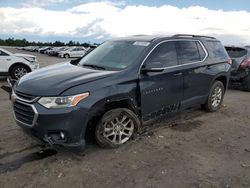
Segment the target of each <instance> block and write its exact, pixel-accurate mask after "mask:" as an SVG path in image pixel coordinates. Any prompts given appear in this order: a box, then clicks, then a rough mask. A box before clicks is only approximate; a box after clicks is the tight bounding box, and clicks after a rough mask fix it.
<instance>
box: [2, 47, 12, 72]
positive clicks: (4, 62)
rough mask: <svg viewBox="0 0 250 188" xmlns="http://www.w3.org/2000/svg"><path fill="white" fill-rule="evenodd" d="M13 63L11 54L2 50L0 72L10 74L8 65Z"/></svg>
mask: <svg viewBox="0 0 250 188" xmlns="http://www.w3.org/2000/svg"><path fill="white" fill-rule="evenodd" d="M10 61H11V58H10V56H9V54H7V53H5V52H3V51H2V50H0V72H8V70H7V65H8V63H9V62H10Z"/></svg>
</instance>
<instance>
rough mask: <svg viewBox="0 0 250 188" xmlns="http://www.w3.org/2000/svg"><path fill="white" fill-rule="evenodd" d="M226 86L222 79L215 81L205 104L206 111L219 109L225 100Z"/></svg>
mask: <svg viewBox="0 0 250 188" xmlns="http://www.w3.org/2000/svg"><path fill="white" fill-rule="evenodd" d="M224 94H225V87H224V85H223V83H222V82H221V81H215V82H214V83H213V85H212V87H211V88H210V91H209V95H208V98H207V102H206V103H205V104H204V105H203V107H204V108H205V110H206V111H208V112H215V111H217V110H218V109H219V108H220V107H221V104H222V102H223V98H224Z"/></svg>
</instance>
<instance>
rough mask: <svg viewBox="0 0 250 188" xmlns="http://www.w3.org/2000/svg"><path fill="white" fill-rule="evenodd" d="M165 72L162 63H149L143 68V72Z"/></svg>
mask: <svg viewBox="0 0 250 188" xmlns="http://www.w3.org/2000/svg"><path fill="white" fill-rule="evenodd" d="M163 70H164V67H163V64H162V63H161V62H148V63H146V64H145V65H144V66H143V67H142V71H143V72H162V71H163Z"/></svg>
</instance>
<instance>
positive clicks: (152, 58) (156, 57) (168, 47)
mask: <svg viewBox="0 0 250 188" xmlns="http://www.w3.org/2000/svg"><path fill="white" fill-rule="evenodd" d="M151 62H160V63H162V64H163V66H164V67H171V66H175V65H177V53H176V48H175V42H172V41H171V42H164V43H162V44H160V45H158V46H157V47H156V48H155V49H154V50H153V52H152V53H151V54H150V55H149V57H148V59H147V61H146V63H151Z"/></svg>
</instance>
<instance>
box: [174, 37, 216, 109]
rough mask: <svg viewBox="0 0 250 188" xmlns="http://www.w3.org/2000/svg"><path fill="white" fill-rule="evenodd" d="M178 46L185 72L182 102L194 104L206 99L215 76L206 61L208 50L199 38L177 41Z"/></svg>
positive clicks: (187, 104) (189, 104)
mask: <svg viewBox="0 0 250 188" xmlns="http://www.w3.org/2000/svg"><path fill="white" fill-rule="evenodd" d="M176 46H177V49H178V50H177V51H178V58H179V60H180V62H181V65H182V74H183V98H182V104H183V106H192V105H194V104H197V103H199V102H200V101H202V100H203V99H204V97H205V96H206V95H207V93H208V90H209V85H210V83H211V79H212V78H213V77H212V76H211V75H210V74H208V73H207V71H208V66H207V65H206V64H205V63H204V60H205V58H206V57H207V52H206V50H205V48H204V47H203V45H202V43H201V42H200V41H198V40H183V41H177V42H176Z"/></svg>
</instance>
